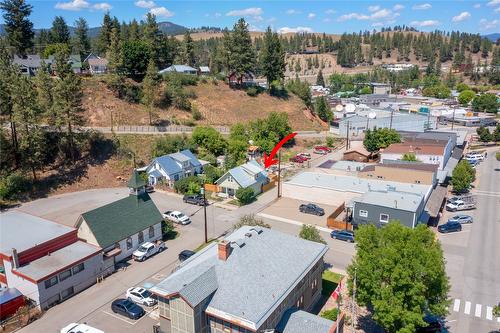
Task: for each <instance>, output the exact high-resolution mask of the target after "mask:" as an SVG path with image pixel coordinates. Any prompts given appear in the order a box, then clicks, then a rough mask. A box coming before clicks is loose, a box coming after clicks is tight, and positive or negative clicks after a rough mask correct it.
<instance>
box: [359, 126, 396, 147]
mask: <svg viewBox="0 0 500 333" xmlns="http://www.w3.org/2000/svg"><path fill="white" fill-rule="evenodd" d="M398 142H401V136H400V135H399V133H398V132H397V131H396V130H394V129H388V128H375V129H374V130H367V131H366V132H365V138H364V139H363V145H364V146H365V148H366V150H368V151H369V152H371V153H373V152H375V151H378V150H379V149H381V148H386V147H388V146H389V145H390V144H392V143H398Z"/></svg>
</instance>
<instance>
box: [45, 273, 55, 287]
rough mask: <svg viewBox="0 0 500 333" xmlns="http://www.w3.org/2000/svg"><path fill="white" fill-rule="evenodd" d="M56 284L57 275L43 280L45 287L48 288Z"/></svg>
mask: <svg viewBox="0 0 500 333" xmlns="http://www.w3.org/2000/svg"><path fill="white" fill-rule="evenodd" d="M56 284H57V275H56V276H53V277H51V278H49V279H48V280H45V289H48V288H50V287H52V286H54V285H56Z"/></svg>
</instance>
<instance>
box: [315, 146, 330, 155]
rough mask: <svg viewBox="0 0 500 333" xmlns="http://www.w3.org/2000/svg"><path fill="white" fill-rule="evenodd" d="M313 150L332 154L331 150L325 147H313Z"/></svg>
mask: <svg viewBox="0 0 500 333" xmlns="http://www.w3.org/2000/svg"><path fill="white" fill-rule="evenodd" d="M314 150H323V151H326V152H327V153H331V152H332V150H331V149H330V148H329V147H327V146H316V147H314Z"/></svg>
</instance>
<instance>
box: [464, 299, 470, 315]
mask: <svg viewBox="0 0 500 333" xmlns="http://www.w3.org/2000/svg"><path fill="white" fill-rule="evenodd" d="M470 306H471V304H470V302H469V301H467V302H465V309H464V313H465V314H470Z"/></svg>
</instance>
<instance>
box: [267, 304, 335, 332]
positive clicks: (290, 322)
mask: <svg viewBox="0 0 500 333" xmlns="http://www.w3.org/2000/svg"><path fill="white" fill-rule="evenodd" d="M334 325H335V322H333V321H331V320H328V319H325V318H323V317H320V316H316V315H313V314H312V313H309V312H306V311H302V310H299V309H297V308H291V309H289V310H287V311H286V312H285V314H284V315H283V317H282V318H281V321H280V322H279V324H278V326H277V327H276V330H277V331H278V332H281V333H304V332H307V333H329V332H330V329H331V328H332V327H333V326H334Z"/></svg>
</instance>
